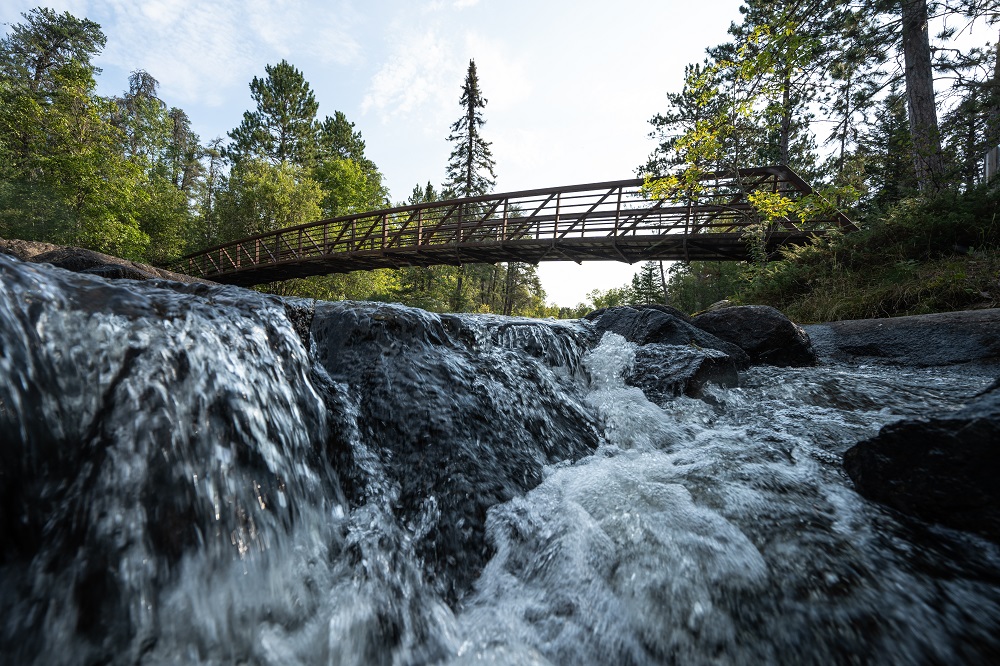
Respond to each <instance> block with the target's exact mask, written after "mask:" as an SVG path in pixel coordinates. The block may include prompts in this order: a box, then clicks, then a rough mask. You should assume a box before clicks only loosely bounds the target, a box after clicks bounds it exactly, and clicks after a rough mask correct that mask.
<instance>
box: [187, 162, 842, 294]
mask: <svg viewBox="0 0 1000 666" xmlns="http://www.w3.org/2000/svg"><path fill="white" fill-rule="evenodd" d="M700 185H701V187H700V191H699V193H698V195H697V197H696V198H690V199H683V198H680V197H677V198H674V199H670V198H668V199H657V198H653V197H651V196H650V195H649V194H648V193H647V192H646V191H645V189H644V188H643V181H642V180H641V179H632V180H621V181H614V182H606V183H591V184H587V185H571V186H567V187H555V188H548V189H540V190H526V191H522V192H510V193H506V194H490V195H485V196H480V197H470V198H465V199H452V200H448V201H437V202H433V203H425V204H417V205H412V206H401V207H398V208H389V209H386V210H379V211H372V212H369V213H359V214H356V215H347V216H344V217H337V218H333V219H329V220H320V221H318V222H312V223H309V224H303V225H300V226H296V227H288V228H285V229H281V230H279V231H273V232H270V233H265V234H260V235H257V236H252V237H249V238H244V239H242V240H237V241H233V242H230V243H225V244H223V245H217V246H215V247H212V248H209V249H207V250H203V251H201V252H197V253H194V254H191V255H188V256H187V257H184V258H183V259H182V260H180V261H179V262H178V263H177V264H176V265H175V266H173V267H172V268H173V270H176V271H178V272H181V273H187V274H188V275H193V276H197V277H204V278H207V279H210V280H214V281H217V282H224V283H229V284H238V285H244V286H249V285H254V284H261V283H264V282H273V281H278V280H286V279H289V278H297V277H307V276H310V275H320V274H327V273H346V272H349V271H354V270H370V269H375V268H399V267H403V266H430V265H436V264H447V265H461V264H466V263H496V262H505V261H514V262H524V263H533V264H534V263H538V262H541V261H576V262H580V261H600V260H605V261H623V262H628V263H635V262H640V261H646V260H648V259H664V260H684V261H686V260H695V259H701V260H728V261H738V260H745V259H748V258H749V255H748V245H747V241H746V234H745V232H746V230H747V228H748V227H750V226H751V225H753V224H756V223H758V222H759V221H760V218H759V215H758V214H757V212H756V210H755V209H754V207H753V206H752V205H751V204H750V202H749V201H748V199H747V196H748V195H749V194H750V193H752V192H755V191H761V190H764V191H767V192H781V193H782V194H783V195H785V196H788V197H790V198H793V199H794V198H797V197H800V196H802V195H805V194H809V193H811V192H812V188H811V187H810V186H809V185H808V184H807V183H806V182H805V181H803V180H802V179H801V178H799V177H798V176H797V175H796V174H795V173H794V172H792V171H791V170H790V169H788V168H787V167H784V166H772V167H761V168H755V169H741V170H738V171H732V172H726V173H713V174H708V175H706V176H705V177H704V178H703V179H702V180H701V183H700ZM834 228H839V229H842V230H851V229H854V225H853V224H852V223H851V221H850V220H848V219H847V217H846V216H844V215H843V214H842V213H837V214H836V215H833V216H832V217H830V218H828V219H817V220H809V221H808V222H805V223H803V222H800V221H798V220H792V219H783V220H779V221H776V222H772V223H771V224H769V225H767V228H766V230H765V232H764V239H765V243H766V247H767V250H768V251H769V252H774V251H776V250H777V248H779V247H780V246H783V245H788V244H799V243H805V242H808V241H809V239H810V238H811V237H813V236H816V235H823V234H824V233H826V232H827V231H829V230H830V229H834Z"/></svg>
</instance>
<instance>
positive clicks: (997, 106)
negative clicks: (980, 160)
mask: <svg viewBox="0 0 1000 666" xmlns="http://www.w3.org/2000/svg"><path fill="white" fill-rule="evenodd" d="M986 100H987V101H986V146H987V148H996V147H997V146H1000V37H998V39H997V55H996V62H994V64H993V80H992V81H991V82H990V87H989V90H988V91H987V97H986Z"/></svg>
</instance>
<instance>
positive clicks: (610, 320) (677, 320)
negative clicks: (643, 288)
mask: <svg viewBox="0 0 1000 666" xmlns="http://www.w3.org/2000/svg"><path fill="white" fill-rule="evenodd" d="M586 319H589V320H590V321H591V322H592V323H593V324H594V326H595V327H596V328H597V330H598V331H602V332H604V331H610V332H612V333H617V334H618V335H620V336H622V337H624V338H625V339H626V340H628V341H629V342H634V343H636V344H637V345H647V344H650V343H657V344H664V345H695V346H697V347H701V348H705V349H715V350H717V351H720V352H722V353H723V354H726V355H728V356H730V357H731V358H732V359H733V361H734V362H735V363H736V366H737V367H738V368H739V369H744V368H747V367H749V365H750V357H749V356H747V354H746V352H744V351H743V350H742V349H741V348H740V347H739V346H738V345H735V344H733V343H731V342H727V341H725V340H721V339H719V338H718V337H716V336H715V335H712V334H711V333H708V332H706V331H704V330H702V329H700V328H697V327H695V326H692V325H691V324H689V323H688V322H687V321H686V318H682V317H681V316H677V315H674V314H672V313H670V312H665V311H663V310H661V309H659V308H641V309H640V308H633V307H628V306H622V307H613V308H607V309H604V310H597V311H595V312H592V313H590V314H589V315H587V317H586Z"/></svg>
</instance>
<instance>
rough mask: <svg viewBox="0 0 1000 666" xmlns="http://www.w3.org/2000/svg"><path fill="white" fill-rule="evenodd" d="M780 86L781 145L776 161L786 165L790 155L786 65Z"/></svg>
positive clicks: (789, 82)
mask: <svg viewBox="0 0 1000 666" xmlns="http://www.w3.org/2000/svg"><path fill="white" fill-rule="evenodd" d="M781 87H782V90H781V137H780V141H781V145H780V146H779V152H780V155H779V156H778V161H779V162H780V163H781V164H784V165H785V166H788V161H789V160H790V159H791V157H792V156H791V150H790V147H789V145H790V144H791V142H792V72H791V69H790V68H788V67H786V68H785V72H784V76H783V77H782V81H781Z"/></svg>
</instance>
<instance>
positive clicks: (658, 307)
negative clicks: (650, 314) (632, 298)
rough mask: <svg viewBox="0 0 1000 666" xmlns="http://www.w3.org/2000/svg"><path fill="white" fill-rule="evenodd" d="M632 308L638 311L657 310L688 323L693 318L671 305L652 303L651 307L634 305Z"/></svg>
mask: <svg viewBox="0 0 1000 666" xmlns="http://www.w3.org/2000/svg"><path fill="white" fill-rule="evenodd" d="M632 307H633V308H635V309H636V310H657V311H659V312H662V313H664V314H668V315H671V316H674V317H677V318H678V319H683V320H684V321H686V322H688V323H690V322H691V317H689V316H688V315H687V314H685V313H683V312H681V311H680V310H678V309H677V308H675V307H673V306H670V305H662V304H660V303H650V304H649V305H633V306H632Z"/></svg>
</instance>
